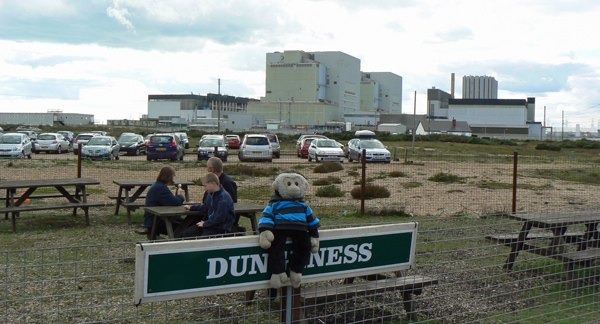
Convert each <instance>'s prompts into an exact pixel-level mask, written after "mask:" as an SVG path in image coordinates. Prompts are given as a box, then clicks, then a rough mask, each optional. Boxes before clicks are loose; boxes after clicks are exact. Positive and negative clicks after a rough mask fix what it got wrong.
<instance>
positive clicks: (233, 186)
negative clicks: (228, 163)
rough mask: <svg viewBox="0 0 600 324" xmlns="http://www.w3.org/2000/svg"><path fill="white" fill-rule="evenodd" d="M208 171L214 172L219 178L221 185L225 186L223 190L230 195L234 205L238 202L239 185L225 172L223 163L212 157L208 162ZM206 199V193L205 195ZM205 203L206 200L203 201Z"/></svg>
mask: <svg viewBox="0 0 600 324" xmlns="http://www.w3.org/2000/svg"><path fill="white" fill-rule="evenodd" d="M206 171H208V172H212V173H214V174H216V175H217V177H219V183H220V184H221V186H223V189H225V191H227V192H228V193H229V195H230V196H231V200H233V202H234V203H236V202H237V183H235V181H233V179H231V177H230V176H228V175H227V174H226V173H225V172H223V161H221V159H220V158H218V157H214V156H213V157H211V158H210V159H208V161H207V162H206ZM205 197H206V193H205ZM203 201H204V199H203Z"/></svg>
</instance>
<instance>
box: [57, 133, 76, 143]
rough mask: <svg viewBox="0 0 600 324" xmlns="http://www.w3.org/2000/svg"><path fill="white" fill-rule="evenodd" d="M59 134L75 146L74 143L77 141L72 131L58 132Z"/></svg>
mask: <svg viewBox="0 0 600 324" xmlns="http://www.w3.org/2000/svg"><path fill="white" fill-rule="evenodd" d="M57 133H59V134H61V135H62V136H64V137H65V139H66V140H67V141H69V143H70V144H71V146H73V141H74V140H75V134H74V133H73V132H71V131H58V132H57Z"/></svg>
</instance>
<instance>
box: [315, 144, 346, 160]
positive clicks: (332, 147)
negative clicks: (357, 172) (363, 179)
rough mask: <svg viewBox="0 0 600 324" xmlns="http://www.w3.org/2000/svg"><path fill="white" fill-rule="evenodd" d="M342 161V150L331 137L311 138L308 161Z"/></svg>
mask: <svg viewBox="0 0 600 324" xmlns="http://www.w3.org/2000/svg"><path fill="white" fill-rule="evenodd" d="M312 160H315V161H316V162H329V161H335V162H340V163H344V150H342V149H341V148H340V143H338V142H336V141H334V140H332V139H318V140H313V141H312V142H311V143H310V146H309V147H308V161H309V162H310V161H312Z"/></svg>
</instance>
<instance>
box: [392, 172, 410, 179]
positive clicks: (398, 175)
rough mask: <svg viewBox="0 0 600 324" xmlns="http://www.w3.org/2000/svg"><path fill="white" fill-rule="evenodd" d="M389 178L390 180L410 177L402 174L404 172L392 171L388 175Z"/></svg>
mask: <svg viewBox="0 0 600 324" xmlns="http://www.w3.org/2000/svg"><path fill="white" fill-rule="evenodd" d="M388 176H389V177H390V178H404V177H408V175H406V173H404V172H402V171H392V172H390V173H389V174H388Z"/></svg>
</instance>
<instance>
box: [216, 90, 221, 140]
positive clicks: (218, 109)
mask: <svg viewBox="0 0 600 324" xmlns="http://www.w3.org/2000/svg"><path fill="white" fill-rule="evenodd" d="M217 80H218V81H217V82H218V88H217V89H218V94H219V97H218V98H217V100H218V101H217V134H220V133H221V79H217Z"/></svg>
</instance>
